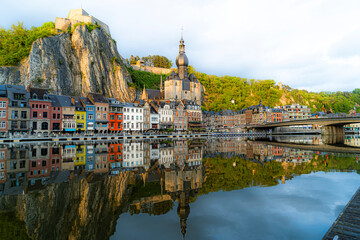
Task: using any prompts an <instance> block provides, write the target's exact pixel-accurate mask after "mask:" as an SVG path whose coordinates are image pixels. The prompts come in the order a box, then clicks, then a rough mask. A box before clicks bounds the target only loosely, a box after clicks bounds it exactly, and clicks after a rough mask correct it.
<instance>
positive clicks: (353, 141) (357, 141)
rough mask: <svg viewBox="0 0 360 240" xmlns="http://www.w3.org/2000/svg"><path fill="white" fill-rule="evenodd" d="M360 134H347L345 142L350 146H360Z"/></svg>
mask: <svg viewBox="0 0 360 240" xmlns="http://www.w3.org/2000/svg"><path fill="white" fill-rule="evenodd" d="M359 136H360V135H350V136H349V135H347V136H345V141H344V144H345V145H348V146H353V147H359V146H360V138H359Z"/></svg>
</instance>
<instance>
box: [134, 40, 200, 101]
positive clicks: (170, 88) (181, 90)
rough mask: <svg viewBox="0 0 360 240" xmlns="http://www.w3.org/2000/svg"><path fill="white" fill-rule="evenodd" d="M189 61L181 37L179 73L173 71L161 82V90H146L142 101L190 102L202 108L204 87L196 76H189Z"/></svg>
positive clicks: (177, 64)
mask: <svg viewBox="0 0 360 240" xmlns="http://www.w3.org/2000/svg"><path fill="white" fill-rule="evenodd" d="M188 65H189V60H188V58H187V56H186V54H185V44H184V40H183V37H181V40H180V45H179V55H178V56H177V58H176V66H177V68H178V71H177V73H175V71H172V72H171V73H170V75H169V76H168V77H167V78H166V79H165V81H164V84H163V82H162V80H161V83H160V90H153V89H144V90H143V93H142V97H141V99H142V100H165V101H179V100H188V101H192V102H194V103H196V104H197V105H200V106H201V101H202V91H203V87H202V85H201V83H200V82H199V81H198V80H197V78H196V77H195V75H194V74H192V73H191V74H190V75H188Z"/></svg>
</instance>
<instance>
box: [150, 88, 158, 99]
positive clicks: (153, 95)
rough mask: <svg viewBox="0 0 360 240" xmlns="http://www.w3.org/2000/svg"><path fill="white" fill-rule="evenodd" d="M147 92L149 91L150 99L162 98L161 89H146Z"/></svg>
mask: <svg viewBox="0 0 360 240" xmlns="http://www.w3.org/2000/svg"><path fill="white" fill-rule="evenodd" d="M146 93H147V95H148V98H149V99H160V98H161V92H160V90H157V89H146Z"/></svg>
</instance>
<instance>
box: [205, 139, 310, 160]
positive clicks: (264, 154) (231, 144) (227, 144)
mask: <svg viewBox="0 0 360 240" xmlns="http://www.w3.org/2000/svg"><path fill="white" fill-rule="evenodd" d="M311 139H312V141H314V139H315V140H316V139H317V138H311ZM208 146H210V147H208V148H207V152H206V156H207V157H209V156H211V157H213V156H216V155H219V156H221V157H234V156H238V157H241V158H244V159H246V160H250V161H254V162H260V163H263V162H267V161H273V160H276V161H279V162H283V161H286V162H293V163H303V162H308V161H310V160H311V159H312V157H313V151H311V150H301V149H295V148H286V147H280V146H274V145H271V143H269V144H263V143H258V142H248V141H243V140H239V139H229V138H228V139H214V140H211V141H210V142H209V144H208Z"/></svg>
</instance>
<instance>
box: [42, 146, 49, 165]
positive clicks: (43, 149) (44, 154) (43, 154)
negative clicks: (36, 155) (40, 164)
mask: <svg viewBox="0 0 360 240" xmlns="http://www.w3.org/2000/svg"><path fill="white" fill-rule="evenodd" d="M47 153H48V149H47V148H42V149H41V156H46V155H47ZM45 166H46V163H45Z"/></svg>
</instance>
